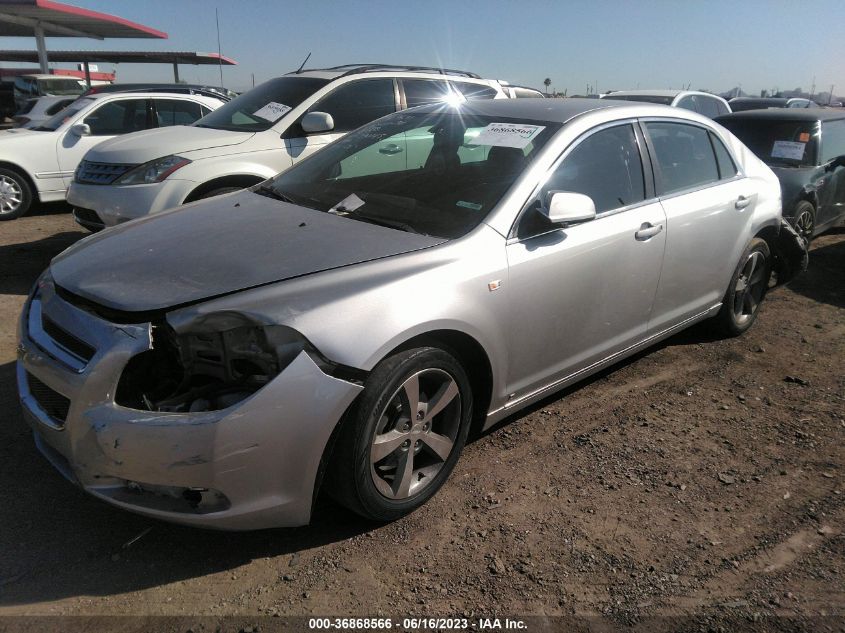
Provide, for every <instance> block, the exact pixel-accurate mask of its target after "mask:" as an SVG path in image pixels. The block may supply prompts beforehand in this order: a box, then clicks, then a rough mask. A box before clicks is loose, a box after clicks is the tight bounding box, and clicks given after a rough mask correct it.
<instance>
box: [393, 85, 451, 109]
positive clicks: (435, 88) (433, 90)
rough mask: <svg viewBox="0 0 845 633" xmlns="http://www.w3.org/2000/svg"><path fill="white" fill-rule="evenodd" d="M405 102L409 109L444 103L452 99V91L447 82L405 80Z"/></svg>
mask: <svg viewBox="0 0 845 633" xmlns="http://www.w3.org/2000/svg"><path fill="white" fill-rule="evenodd" d="M402 85H403V87H404V89H405V102H406V103H407V104H408V107H409V108H415V107H417V106H421V105H429V104H431V103H444V102H447V101H449V99H451V98H452V94H453V93H452V91H451V90H450V89H449V84H447V83H446V82H445V81H438V80H436V79H403V80H402Z"/></svg>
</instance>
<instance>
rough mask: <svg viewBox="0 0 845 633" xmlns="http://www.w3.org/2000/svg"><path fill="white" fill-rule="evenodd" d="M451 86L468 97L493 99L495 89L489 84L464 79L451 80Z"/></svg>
mask: <svg viewBox="0 0 845 633" xmlns="http://www.w3.org/2000/svg"><path fill="white" fill-rule="evenodd" d="M452 86H453V87H454V88H456V89H457V90H458V92H460V93H461V94H462V95H463V96H464V97H466V98H467V100H469V99H495V98H496V91H495V90H494V89H493V88H491V87H490V86H483V85H481V84H471V83H469V82H466V81H453V82H452Z"/></svg>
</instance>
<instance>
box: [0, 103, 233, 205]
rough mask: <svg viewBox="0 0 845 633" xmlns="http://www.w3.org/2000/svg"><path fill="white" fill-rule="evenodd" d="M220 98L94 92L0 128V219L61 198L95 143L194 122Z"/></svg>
mask: <svg viewBox="0 0 845 633" xmlns="http://www.w3.org/2000/svg"><path fill="white" fill-rule="evenodd" d="M224 101H225V100H224V99H222V98H221V99H215V98H211V97H203V96H199V95H183V94H162V93H158V94H156V93H151V92H133V93H119V92H112V93H104V94H96V95H91V96H88V97H82V98H80V99H77V100H76V101H74V102H73V103H71V104H70V105H69V106H67V107H66V108H65V109H63V110H61V111H59V112H58V113H56V114H55V115H54V116H53V117H51V118H50V119H47V120H46V121H44V122H42V123H40V124H39V125H37V126H35V127H32V128H26V129H25V128H15V129H12V130H6V131H3V132H0V220H13V219H15V218H18V217H20V216H22V215H23V214H25V213H26V212H27V211H28V210H29V208H30V207H31V205H32V203H33V202H34V201H36V200H39V201H41V202H55V201H57V200H63V199H64V198H65V192H66V190H67V187H68V185H70V183H71V180H72V179H73V173H74V171H75V170H76V166H77V165H78V164H79V161H80V160H81V159H82V157H83V156H84V155H85V152H87V151H88V150H89V149H91V148H92V147H94V146H95V145H96V144H97V143H100V142H102V141H104V140H106V139H110V138H112V137H114V136H117V135H119V134H126V133H129V132H135V131H138V130H147V129H149V128H155V127H165V126H168V125H177V124H183V123H193V122H194V121H196V120H197V119H199V118H201V117H203V116H205V115H206V114H208V113H209V112H211V111H213V110H214V109H215V108H218V107H219V106H221V105H223V103H224Z"/></svg>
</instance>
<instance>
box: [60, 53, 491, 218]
mask: <svg viewBox="0 0 845 633" xmlns="http://www.w3.org/2000/svg"><path fill="white" fill-rule="evenodd" d="M505 98H507V95H506V94H505V92H504V91H503V90H502V87H501V85H500V84H499V82H497V81H495V80H487V79H482V78H481V77H479V76H478V75H475V74H473V73H470V72H465V71H459V70H448V69H442V68H429V67H421V66H390V65H384V64H363V65H362V64H350V65H347V66H335V67H332V68H326V69H320V70H304V71H303V70H299V71H296V72H291V73H288V74H286V75H284V76H282V77H277V78H275V79H271V80H269V81H267V82H265V83H263V84H261V85H260V86H257V87H255V88H253V89H252V90H250V91H248V92H245V93H244V94H242V95H241V96H239V97H237V98H235V99H233V100H232V101H230V102H229V103H227V104H226V105H225V106H223V107H222V108H220V109H219V110H216V111H215V112H214V113H213V114H211V115H210V116H207V117H206V118H204V119H203V120H202V121H198V122H197V123H196V124H194V125H192V126H189V127H183V128H179V129H178V130H168V131H167V132H162V131H156V130H150V131H148V132H147V133H145V134H136V135H133V136H132V137H131V138H122V139H115V140H114V141H110V142H108V143H103V144H101V145H99V146H97V148H96V149H94V150H92V151H90V152H89V153H88V154H87V155H86V156H85V160H84V161H83V164H82V165H81V167H80V170H79V172H78V174H77V177H76V179H75V181H74V182H73V184H72V185H71V188H70V191H69V192H68V201H69V202H70V203H71V204H72V205H73V207H74V217H75V218H76V220H77V222H78V223H79V224H81V225H82V226H84V227H86V228H88V229H91V230H97V229H100V228H103V227H108V226H114V225H116V224H120V223H121V222H126V221H128V220H132V219H135V218H139V217H142V216H145V215H148V214H150V213H158V212H160V211H164V210H166V209H170V208H173V207H176V206H179V205H180V204H184V203H186V202H193V201H194V200H200V199H203V198H210V197H213V196H216V195H220V194H223V193H229V192H231V191H235V190H238V189H243V188H245V187H250V186H252V185H255V184H257V183H259V182H261V181H263V180H266V179H268V178H271V177H272V176H275V175H276V174H278V173H280V172H282V171H284V170H285V169H287V168H289V167H291V166H292V165H293V164H294V163H296V162H298V161H300V160H302V159H303V158H305V157H306V156H309V155H311V154H313V153H314V152H316V151H317V150H319V149H320V148H322V147H324V146H325V145H327V144H329V143H331V142H332V141H335V140H337V139H338V138H340V137H341V136H343V135H344V134H345V133H347V132H350V131H352V130H354V129H356V128H358V127H361V126H362V125H365V124H366V123H370V122H371V121H374V120H375V119H378V118H380V117H382V116H385V115H387V114H390V113H392V112H396V111H397V110H404V109H406V108H413V107H416V106H421V105H427V104H433V103H440V102H444V101H445V102H453V103H457V102H462V101H472V100H475V99H505ZM407 149H408V142H407V141H406V140H404V139H403V140H402V142H400V143H391V144H390V145H389V146H388V145H385V146H384V147H381V148H379V152H381V154H382V155H388V156H390V162H391V163H393V164H394V165H395V167H394V169H395V170H396V171H400V170H403V169H405V165H406V163H407V162H408V161H409V160H411V159H410V158H409V157H408V154H409V152H408V151H406V150H407ZM133 169H134V170H136V171H131V170H133ZM130 174H131V175H130Z"/></svg>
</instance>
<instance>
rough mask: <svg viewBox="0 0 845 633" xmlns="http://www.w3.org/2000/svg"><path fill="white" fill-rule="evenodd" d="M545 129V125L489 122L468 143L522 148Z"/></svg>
mask: <svg viewBox="0 0 845 633" xmlns="http://www.w3.org/2000/svg"><path fill="white" fill-rule="evenodd" d="M545 129H546V126H544V125H522V124H519V123H491V124H489V125H488V126H487V127H486V128H484V129H483V130H481V132H480V133H479V134H478V136H476V137H475V138H474V139H472V141H470V144H472V145H490V146H493V147H514V148H516V149H523V148H525V146H526V145H528V144H529V143H530V142H531V141H532V140H534V139H535V138H536V137H537V135H538V134H539V133H540V132H542V131H543V130H545Z"/></svg>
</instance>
